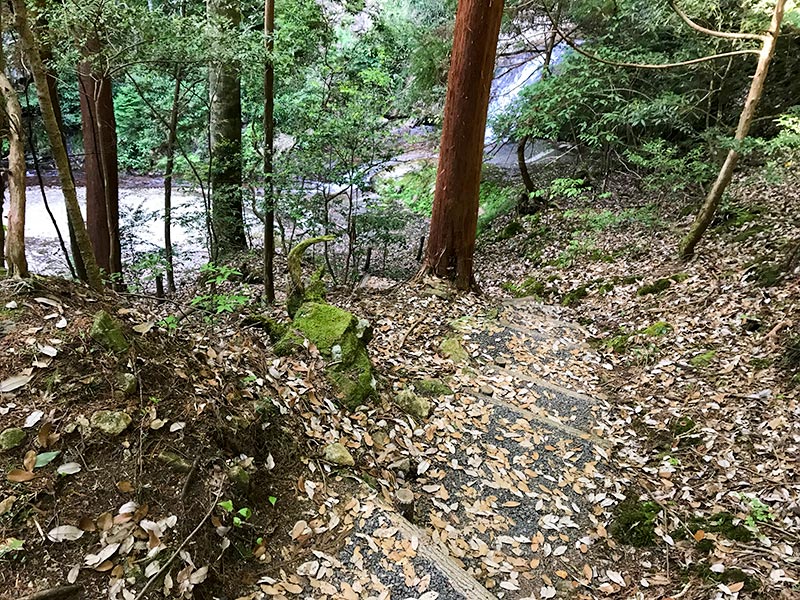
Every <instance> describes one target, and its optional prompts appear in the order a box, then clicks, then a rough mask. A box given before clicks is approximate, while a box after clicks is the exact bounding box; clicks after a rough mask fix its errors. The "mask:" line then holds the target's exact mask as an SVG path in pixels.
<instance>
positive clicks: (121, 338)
mask: <svg viewBox="0 0 800 600" xmlns="http://www.w3.org/2000/svg"><path fill="white" fill-rule="evenodd" d="M89 335H90V336H91V337H92V339H93V340H95V341H96V342H99V343H100V344H102V345H103V346H105V347H106V348H108V349H109V350H112V351H113V352H125V351H127V350H128V348H129V347H130V345H129V344H128V340H126V339H125V334H124V333H122V327H121V326H120V324H119V323H118V322H117V321H116V320H115V319H114V317H112V316H111V315H110V314H108V313H107V312H106V311H104V310H101V311H98V312H97V313H95V315H94V321H93V322H92V328H91V329H90V330H89Z"/></svg>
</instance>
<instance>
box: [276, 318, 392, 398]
mask: <svg viewBox="0 0 800 600" xmlns="http://www.w3.org/2000/svg"><path fill="white" fill-rule="evenodd" d="M293 327H294V329H295V330H297V331H298V332H300V333H301V334H302V335H303V336H305V338H307V339H308V340H309V341H310V342H312V343H313V344H314V345H315V346H316V347H317V349H318V350H319V352H320V354H322V356H324V357H325V358H327V359H329V360H330V362H329V364H328V367H327V369H326V374H327V376H328V378H329V379H330V381H331V382H333V383H334V385H335V386H336V387H337V388H338V390H339V392H340V393H339V399H340V401H341V402H342V404H343V405H344V406H346V407H347V408H349V409H351V410H353V409H355V408H356V407H358V406H360V405H362V404H364V403H365V402H366V401H367V400H369V399H370V398H371V397H372V396H373V395H374V393H375V385H376V384H375V375H374V372H373V368H372V363H371V362H370V360H369V356H368V354H367V343H369V341H370V339H371V338H372V331H371V329H370V327H369V323H367V322H366V321H364V320H363V319H358V318H357V317H356V316H355V315H353V314H352V313H349V312H347V311H346V310H342V309H341V308H338V307H336V306H333V305H331V304H325V303H323V302H306V303H305V304H303V305H302V306H301V307H300V308H299V310H298V311H297V314H296V315H295V318H294V322H293ZM298 339H300V338H299V335H298V334H297V333H294V332H292V331H290V332H288V333H287V334H286V335H285V336H284V337H283V338H281V340H280V341H279V342H278V344H277V345H276V352H277V351H278V350H283V349H286V350H290V349H292V348H294V347H295V346H296V344H297V343H298Z"/></svg>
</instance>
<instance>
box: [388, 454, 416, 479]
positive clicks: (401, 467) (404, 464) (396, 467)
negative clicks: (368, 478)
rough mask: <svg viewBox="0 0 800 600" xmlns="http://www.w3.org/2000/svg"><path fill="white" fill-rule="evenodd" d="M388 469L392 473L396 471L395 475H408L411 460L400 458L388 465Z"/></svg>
mask: <svg viewBox="0 0 800 600" xmlns="http://www.w3.org/2000/svg"><path fill="white" fill-rule="evenodd" d="M389 468H390V469H391V470H392V471H396V472H397V473H402V474H403V475H407V474H408V473H410V472H411V459H409V458H401V459H400V460H396V461H394V462H393V463H392V464H390V465H389Z"/></svg>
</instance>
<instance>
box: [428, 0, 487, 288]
mask: <svg viewBox="0 0 800 600" xmlns="http://www.w3.org/2000/svg"><path fill="white" fill-rule="evenodd" d="M502 17H503V0H460V1H459V3H458V10H457V12H456V25H455V33H454V37H453V55H452V59H451V61H450V73H449V75H448V78H447V97H446V99H445V107H444V122H443V125H442V142H441V145H440V148H439V170H438V173H437V176H436V191H435V193H434V201H433V214H432V216H431V227H430V234H429V239H428V249H427V252H426V256H425V262H424V263H423V267H422V272H429V273H433V274H435V275H437V276H439V277H444V278H448V279H451V280H453V281H454V283H455V284H456V287H458V288H459V289H462V290H466V289H470V288H471V287H473V286H474V283H475V279H474V275H473V254H474V252H475V235H476V233H477V226H478V194H479V191H480V181H481V165H482V163H483V144H484V138H485V133H486V113H487V110H488V108H489V91H490V88H491V84H492V76H493V72H494V59H495V54H496V52H497V38H498V35H499V33H500V21H501V19H502Z"/></svg>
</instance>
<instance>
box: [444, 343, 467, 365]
mask: <svg viewBox="0 0 800 600" xmlns="http://www.w3.org/2000/svg"><path fill="white" fill-rule="evenodd" d="M439 353H440V354H441V355H442V356H444V357H445V358H449V359H450V360H452V361H453V362H454V363H456V364H458V363H462V362H466V361H467V360H468V359H469V354H467V351H466V350H465V349H464V346H463V345H462V344H461V340H459V339H458V338H456V337H449V338H447V339H445V340H444V341H442V343H441V344H440V345H439Z"/></svg>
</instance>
